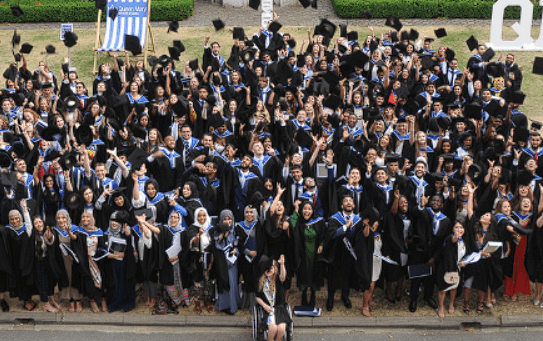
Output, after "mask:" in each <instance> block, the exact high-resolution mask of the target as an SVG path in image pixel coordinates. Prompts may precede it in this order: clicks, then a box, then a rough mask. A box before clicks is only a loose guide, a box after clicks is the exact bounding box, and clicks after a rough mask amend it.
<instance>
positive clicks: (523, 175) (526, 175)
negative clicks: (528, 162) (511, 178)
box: [517, 169, 534, 186]
mask: <svg viewBox="0 0 543 341" xmlns="http://www.w3.org/2000/svg"><path fill="white" fill-rule="evenodd" d="M533 179H534V175H533V174H532V172H530V171H529V170H526V169H525V170H523V171H522V172H520V173H519V174H518V175H517V183H518V184H519V186H529V185H530V183H531V182H532V180H533Z"/></svg>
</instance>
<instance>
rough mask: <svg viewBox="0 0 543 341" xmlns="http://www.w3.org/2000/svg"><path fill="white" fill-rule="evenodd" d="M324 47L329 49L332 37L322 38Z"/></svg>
mask: <svg viewBox="0 0 543 341" xmlns="http://www.w3.org/2000/svg"><path fill="white" fill-rule="evenodd" d="M322 45H323V46H326V47H328V46H329V45H330V37H328V36H322Z"/></svg>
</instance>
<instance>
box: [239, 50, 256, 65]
mask: <svg viewBox="0 0 543 341" xmlns="http://www.w3.org/2000/svg"><path fill="white" fill-rule="evenodd" d="M241 59H243V62H244V63H249V62H250V61H251V60H253V59H255V51H254V50H252V49H248V50H245V51H243V54H242V55H241Z"/></svg>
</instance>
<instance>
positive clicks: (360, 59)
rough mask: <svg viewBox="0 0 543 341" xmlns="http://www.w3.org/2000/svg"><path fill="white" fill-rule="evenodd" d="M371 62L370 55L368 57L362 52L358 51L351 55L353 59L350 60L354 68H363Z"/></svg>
mask: <svg viewBox="0 0 543 341" xmlns="http://www.w3.org/2000/svg"><path fill="white" fill-rule="evenodd" d="M369 60H370V58H369V57H368V55H366V54H365V53H364V52H362V50H356V51H355V52H353V54H352V55H351V58H350V59H349V62H350V64H352V65H353V66H356V67H359V68H363V67H364V65H366V63H367V62H368V61H369Z"/></svg>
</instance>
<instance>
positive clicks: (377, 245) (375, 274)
mask: <svg viewBox="0 0 543 341" xmlns="http://www.w3.org/2000/svg"><path fill="white" fill-rule="evenodd" d="M373 245H374V249H373V271H372V274H371V281H372V282H377V280H378V279H379V276H381V266H382V264H383V261H382V260H381V258H379V257H377V256H382V253H381V247H382V246H383V238H381V234H380V233H376V234H375V235H374V237H373Z"/></svg>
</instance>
